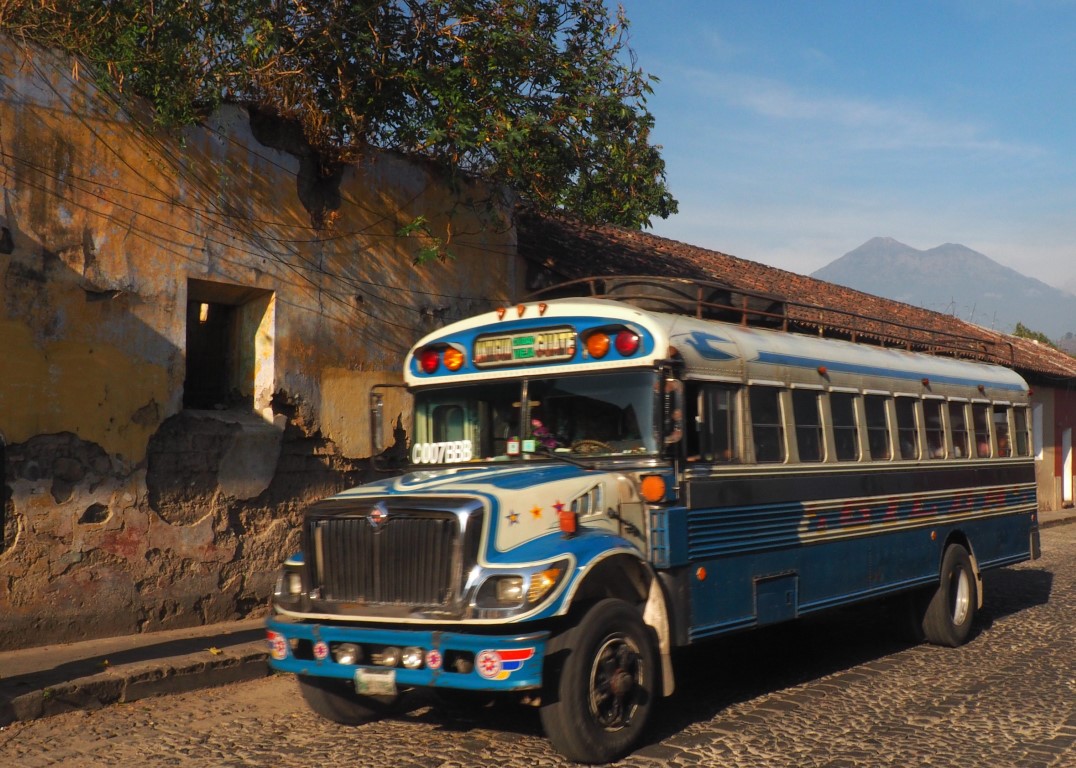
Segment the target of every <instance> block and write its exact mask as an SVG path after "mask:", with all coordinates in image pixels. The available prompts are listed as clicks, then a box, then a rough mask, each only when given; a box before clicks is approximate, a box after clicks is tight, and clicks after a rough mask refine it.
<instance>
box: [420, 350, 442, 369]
mask: <svg viewBox="0 0 1076 768" xmlns="http://www.w3.org/2000/svg"><path fill="white" fill-rule="evenodd" d="M440 364H441V356H440V355H439V354H437V350H436V349H424V350H422V351H421V352H419V353H418V365H419V367H420V368H421V369H422V372H423V373H433V372H434V371H436V370H437V366H438V365H440Z"/></svg>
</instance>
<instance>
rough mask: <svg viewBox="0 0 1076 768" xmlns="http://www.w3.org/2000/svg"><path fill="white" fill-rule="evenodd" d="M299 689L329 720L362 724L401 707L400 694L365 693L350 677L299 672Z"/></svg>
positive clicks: (309, 703)
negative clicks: (362, 692)
mask: <svg viewBox="0 0 1076 768" xmlns="http://www.w3.org/2000/svg"><path fill="white" fill-rule="evenodd" d="M298 677H299V690H300V692H301V693H302V694H303V698H304V699H305V700H306V703H307V705H308V706H309V707H310V708H311V709H312V710H314V711H315V712H316V713H317V714H319V715H321V716H322V717H324V718H325V719H326V720H331V721H332V722H334V723H340V724H341V725H359V724H361V723H365V722H369V721H370V720H376V719H378V718H380V717H384V716H386V715H390V714H392V713H393V712H396V711H398V709H399V704H400V698H401V697H400V695H396V696H363V695H362V694H358V693H355V688H354V687H353V686H352V684H351V681H350V680H338V679H336V678H332V677H310V676H308V675H299V676H298Z"/></svg>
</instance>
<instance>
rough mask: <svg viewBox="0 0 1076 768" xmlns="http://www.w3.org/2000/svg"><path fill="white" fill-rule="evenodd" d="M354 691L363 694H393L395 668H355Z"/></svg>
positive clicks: (394, 690) (394, 692)
mask: <svg viewBox="0 0 1076 768" xmlns="http://www.w3.org/2000/svg"><path fill="white" fill-rule="evenodd" d="M355 692H356V693H361V694H363V695H365V696H395V695H396V670H395V669H361V668H360V669H356V670H355Z"/></svg>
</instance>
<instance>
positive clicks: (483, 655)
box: [475, 648, 534, 680]
mask: <svg viewBox="0 0 1076 768" xmlns="http://www.w3.org/2000/svg"><path fill="white" fill-rule="evenodd" d="M532 656H534V649H533V648H512V649H509V650H503V651H494V650H485V651H479V653H478V655H477V656H475V667H476V668H477V670H478V674H479V675H481V676H482V677H484V678H486V679H487V680H507V679H508V678H509V676H510V675H511V674H512V673H513V672H517V671H519V670H520V669H522V668H523V662H525V661H526V660H527V659H529V658H531V657H532Z"/></svg>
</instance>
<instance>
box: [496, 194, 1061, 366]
mask: <svg viewBox="0 0 1076 768" xmlns="http://www.w3.org/2000/svg"><path fill="white" fill-rule="evenodd" d="M517 233H518V235H517V236H518V249H519V254H520V255H521V256H523V257H524V258H525V259H526V260H527V261H528V262H530V264H531V265H532V269H531V274H530V275H529V277H528V283H529V287H530V288H531V289H532V290H533V289H537V288H542V287H545V286H548V285H550V284H554V283H558V282H561V281H564V280H575V279H579V278H583V277H589V276H594V275H598V276H607V275H649V276H662V277H680V278H694V279H701V280H708V281H714V282H717V283H722V284H724V285H727V286H729V287H730V288H732V289H735V290H739V291H747V292H753V293H760V294H766V295H769V296H773V297H778V298H780V299H781V300H783V301H785V302H787V306H786V310H785V311H786V313H787V317H788V319H789V320H790V321H791V322H792V324H793V325H794V326H798V327H799V328H800V329H802V330H807V329H811V330H812V331H813V332H815V333H817V332H818V329H819V328H820V327H821V328H822V329H823V331H824V332H826V333H827V334H831V335H844V336H846V337H847V335H848V334H846V333H842V332H840V331H834V330H833V329H835V328H840V327H843V326H852V327H853V328H854V331H855V334H856V336H857V337H858V338H860V339H864V338H865V339H866V340H874V341H882V342H883V343H887V344H895V343H896V337H897V335H898V332H899V333H900V335H901V336H902V337H904V338H905V340H907V339H908V338H910V339H911V340H912V341H913V342H914V345H915V347H916V348H922V349H927V348H931V347H932V346H933V345H934V344H935V343H936V342H937V341H938V340H941V339H945V338H951V337H952V335H954V334H956V335H957V336H958V337H961V338H965V339H967V340H969V341H968V344H969V347H968V349H967V350H966V351H965V352H964V353H963V355H964V356H969V357H978V358H980V359H987V360H991V361H992V362H998V363H1001V364H1003V365H1007V366H1009V367H1011V368H1014V369H1016V370H1017V371H1019V372H1021V373H1022V374H1024V375H1025V376H1027V375H1028V374H1038V376H1040V377H1044V378H1045V379H1046V380H1047V381H1050V380H1055V379H1062V380H1069V383H1072V381H1073V380H1076V358H1073V357H1071V356H1069V355H1066V354H1065V353H1063V352H1060V351H1058V350H1056V349H1053V348H1051V347H1049V346H1046V345H1043V344H1038V343H1036V342H1034V341H1031V340H1029V339H1021V338H1017V337H1015V336H1009V335H1007V334H1003V333H998V332H996V331H991V330H988V329H986V328H982V327H981V326H977V325H973V324H971V323H966V322H964V321H962V320H959V319H958V318H955V317H952V316H951V315H945V314H941V313H939V312H932V311H930V310H927V309H922V308H920V307H915V306H912V305H910V304H904V303H902V302H899V301H893V300H890V299H884V298H881V297H879V296H872V295H871V294H867V293H862V292H860V291H855V290H852V289H851V288H845V287H844V286H840V285H835V284H833V283H827V282H824V281H822V280H816V279H815V278H813V277H806V276H804V275H798V274H796V273H794V272H787V271H785V270H783V269H777V268H775V267H768V266H766V265H764V264H759V263H757V262H753V261H747V260H746V259H740V258H737V257H735V256H729V255H728V254H725V253H720V252H718V251H709V250H706V249H704V248H698V247H695V246H692V245H687V244H685V243H681V242H677V241H675V240H669V239H667V238H664V237H658V236H657V235H652V234H649V233H646V232H639V231H635V230H629V229H622V228H620V227H614V226H589V225H584V224H580V223H578V222H574V221H570V220H567V219H562V218H552V217H549V216H540V215H538V214H534V213H531V212H526V211H520V212H519V213H518V214H517ZM973 347H974V351H973ZM1055 383H1056V382H1055Z"/></svg>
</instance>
